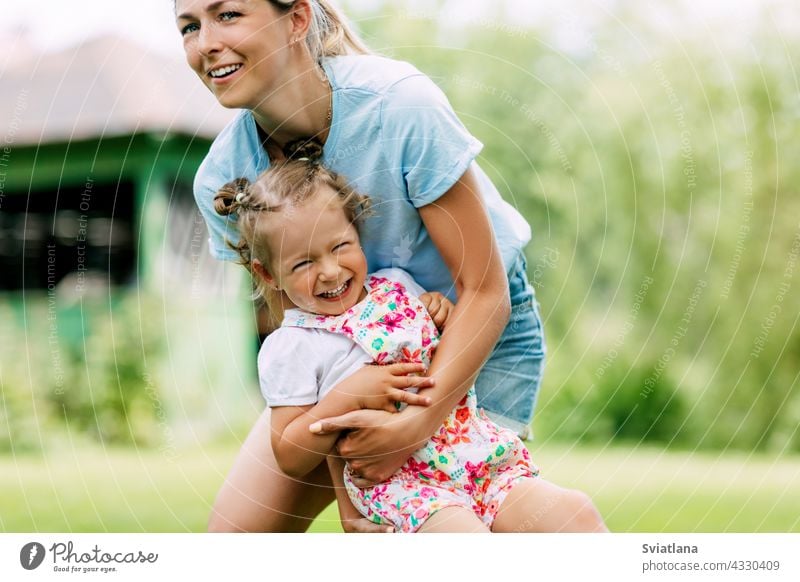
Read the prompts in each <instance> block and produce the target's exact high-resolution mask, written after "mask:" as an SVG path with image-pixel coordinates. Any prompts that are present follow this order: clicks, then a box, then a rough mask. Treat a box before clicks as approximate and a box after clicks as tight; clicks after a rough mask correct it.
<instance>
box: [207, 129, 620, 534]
mask: <svg viewBox="0 0 800 582" xmlns="http://www.w3.org/2000/svg"><path fill="white" fill-rule="evenodd" d="M318 154H319V151H318V150H317V149H316V148H315V146H314V145H311V146H310V147H309V146H306V147H305V148H304V149H303V150H302V151H299V152H297V153H295V154H294V155H293V156H291V157H290V158H289V159H288V160H286V161H283V162H281V163H278V164H275V165H274V166H273V167H271V168H270V169H269V170H267V171H266V172H264V173H263V174H262V175H261V176H259V178H258V179H257V180H256V182H255V183H252V184H251V183H249V182H248V181H247V180H244V179H239V180H235V181H234V182H232V183H229V184H227V185H226V186H224V187H223V188H222V189H221V190H220V192H219V193H218V194H217V196H216V198H215V209H216V211H217V212H218V213H219V214H221V215H225V216H227V215H229V214H235V215H236V217H237V218H238V222H237V224H238V228H239V231H240V242H239V243H238V245H236V246H235V248H236V250H237V251H238V252H239V255H240V256H241V260H242V262H243V263H244V264H245V265H246V266H248V268H249V269H250V271H251V273H252V274H253V276H254V279H255V282H256V286H257V290H258V292H259V293H260V294H261V295H262V296H264V298H265V299H266V301H267V304H268V306H269V308H270V313H271V314H272V316H273V317H274V318H275V320H276V321H275V322H276V323H277V322H278V321H280V328H278V329H277V330H276V331H275V332H273V333H272V334H271V335H269V336H268V337H267V339H266V340H265V341H264V344H263V346H262V348H261V351H260V353H259V358H258V364H259V378H260V383H261V389H262V392H263V394H264V396H265V397H266V399H267V401H268V403H269V406H270V407H271V408H272V417H271V419H272V420H271V422H272V446H273V449H274V451H275V455H276V458H277V460H278V463H279V465H280V467H281V469H282V470H283V471H284V472H285V473H286V474H287V475H289V476H293V477H298V478H299V477H302V476H303V475H305V474H307V473H308V472H309V471H311V470H312V469H313V468H314V467H316V466H317V465H318V464H319V463H320V462H322V461H323V460H326V459H327V461H328V463H329V466H330V467H331V473H332V474H331V477H332V479H333V482H334V485H335V486H336V489H337V500H338V504H339V510H340V514H341V517H342V520H343V521H345V520H352V519H356V518H357V514H356V513H355V510H354V508H355V509H357V511H358V513H359V514H360V515H363V516H364V517H366V518H367V519H369V520H371V521H373V522H374V523H382V524H386V525H387V526H388V528H387V529H391V530H396V531H403V532H414V531H494V532H500V531H517V532H521V531H536V530H537V529H538V528H537V522H539V521H540V520H541V518H542V514H543V513H547V514H549V515H548V521H549V522H550V523H552V521H553V517H554V516H555V517H556V518H557V519H559V517H558V516H560V515H561V514H563V520H562V522H563V524H564V525H563V529H565V530H571V531H603V530H605V526H604V524H603V522H602V520H601V519H600V517H599V515H598V514H597V512H596V510H595V509H594V507H593V506H592V505H591V502H590V501H588V499H587V498H586V497H585V496H583V495H582V494H577V495H576V494H575V492H568V491H566V490H564V496H563V500H562V499H560V498H558V502H556V503H555V504H553V506H551V507H537V506H536V503H534V502H533V501H534V499H535V497H536V495H535V494H533V491H534V489H535V488H536V487H537V486H539V482H540V481H541V480H540V479H538V478H537V475H538V469H536V467H535V466H534V465H533V464H532V463H531V461H530V458H529V455H528V451H527V449H526V448H525V446H524V445H523V444H522V442H521V441H520V440H519V438H518V437H517V436H516V434H515V433H514V432H513V431H511V430H508V429H503V428H500V427H499V426H497V425H496V424H494V423H493V422H492V421H490V420H489V419H488V417H486V416H485V415H484V414H483V412H482V411H479V410H478V408H477V404H476V397H475V392H474V389H472V388H471V389H470V390H469V392H468V393H467V395H466V396H465V397H464V398H463V399H462V400H461V402H460V403H459V404H458V405H457V406H456V408H455V409H454V410H452V412H451V413H450V415H449V416H448V417H447V418H446V419H445V420H444V422H443V423H442V426H441V427H440V429H439V431H438V432H437V433H436V434H434V436H433V437H431V438H430V439H429V440H428V442H426V443H425V444H424V445H423V446H422V447H421V448H420V449H419V450H417V451H416V452H415V453H414V454H413V455H412V456H411V457H410V458H409V459H408V460H407V461H406V463H405V464H404V465H403V466H402V467H401V468H400V470H399V471H397V472H396V473H395V474H394V475H392V476H391V477H390V478H389V479H388V480H387V481H384V482H382V483H379V484H378V485H375V486H372V487H367V488H358V487H356V486H355V485H354V483H353V478H354V477H356V476H355V475H354V474H353V473H352V472H351V471H350V469H349V468H345V467H344V466H343V463H342V461H341V460H340V459H338V458H336V457H335V456H333V455H332V451H333V449H334V447H335V443H336V439H337V438H338V436H339V435H338V434H325V435H321V434H314V433H312V432H311V431H310V430H309V427H310V425H312V424H313V423H314V422H315V421H316V420H317V419H319V418H326V417H332V416H336V415H340V414H343V413H345V412H349V411H351V410H357V409H359V408H373V409H385V410H389V411H396V410H399V409H401V408H402V406H403V405H417V406H425V405H427V404H429V400H428V399H427V398H426V397H425V396H424V395H420V394H416V393H415V392H414V389H419V388H426V387H430V386H432V385H433V382H434V380H433V379H432V378H426V377H424V376H415V375H413V373H418V374H423V373H424V372H425V371H426V369H427V367H428V365H429V364H430V361H431V358H432V356H433V353H434V350H435V349H436V346H437V344H438V342H439V330H438V329H437V326H438V327H440V328H444V327H445V326H446V325H447V318H448V316H449V314H450V312H451V311H452V304H451V303H450V302H449V301H448V300H447V299H446V298H445V297H443V296H442V295H440V294H432V293H425V292H424V290H423V289H421V288H420V287H419V285H417V284H416V282H415V281H414V280H413V279H412V278H411V277H410V276H409V275H408V274H407V273H405V272H404V271H401V270H399V269H384V270H381V271H378V272H375V273H371V274H368V273H367V261H366V258H365V256H364V253H363V251H362V249H361V247H360V242H359V235H358V230H357V225H358V224H359V222H360V221H361V220H362V219H363V218H364V216H365V215H366V214H367V212H368V211H369V200H368V199H367V198H366V197H364V196H361V195H360V194H358V193H357V192H355V191H353V190H352V189H350V188H349V187H348V185H347V184H346V183H345V182H344V181H343V180H342V179H341V178H340V177H338V176H337V175H335V174H333V173H332V172H330V171H328V170H326V169H325V168H323V167H322V166H321V165H320V164H319V163H318V162H317V161H316V160H317V157H318ZM370 364H376V365H389V366H393V368H394V369H393V371H392V374H393V375H392V376H391V378H392V380H389V381H386V380H385V375H381V376H380V378H381V379H383V380H382V383H381V382H378V383H377V384H376V383H368V382H365V381H364V376H361V377H360V381H359V382H356V381H351V382H347V380H346V379H347V378H348V377H349V376H351V375H352V374H353V373H354V372H355V371H356V370H359V369H360V368H362V367H363V366H365V365H370ZM409 373H412V375H408V374H409ZM409 388H410V389H412V390H408V389H409ZM548 486H550V487H554V486H552V485H549V484H548ZM345 492H346V495H345Z"/></svg>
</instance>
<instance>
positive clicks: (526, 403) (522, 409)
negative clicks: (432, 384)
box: [475, 251, 545, 439]
mask: <svg viewBox="0 0 800 582" xmlns="http://www.w3.org/2000/svg"><path fill="white" fill-rule="evenodd" d="M526 266H527V265H526V262H525V255H524V253H523V252H522V251H520V253H519V256H518V258H517V259H516V261H515V262H514V265H513V266H512V268H511V270H510V271H509V275H508V287H509V294H510V295H511V317H510V318H509V321H508V325H506V328H505V330H503V335H501V336H500V339H499V340H498V341H497V345H496V346H495V348H494V350H493V351H492V353H491V355H490V356H489V360H488V361H487V362H486V364H485V365H484V367H483V369H482V370H481V372H480V374H479V375H478V378H477V380H476V381H475V389H476V391H477V393H478V406H480V407H482V408H483V409H484V410H485V411H486V413H487V415H488V416H489V417H490V418H491V419H492V420H494V421H495V422H496V423H497V424H499V425H501V426H504V427H507V428H510V429H512V430H515V431H517V433H518V434H519V435H520V437H521V438H523V439H526V438H529V436H530V423H531V418H532V417H533V409H534V407H535V406H536V397H537V395H538V393H539V385H540V384H541V381H542V372H543V371H544V356H545V344H544V335H543V333H542V321H541V317H540V315H539V306H538V304H537V302H536V298H535V296H534V292H533V288H532V287H531V286H530V284H529V283H528V277H527V274H526V270H525V269H526Z"/></svg>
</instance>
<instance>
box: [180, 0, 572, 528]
mask: <svg viewBox="0 0 800 582" xmlns="http://www.w3.org/2000/svg"><path fill="white" fill-rule="evenodd" d="M175 4H176V6H175V8H176V21H177V26H178V30H179V31H180V33H181V35H182V36H183V42H184V49H185V51H186V58H187V61H188V63H189V65H190V66H191V67H192V69H193V70H194V71H195V72H196V73H197V75H198V76H199V77H200V78H201V79H202V80H203V82H204V83H205V84H206V86H207V87H208V88H209V89H210V90H211V91H212V93H213V94H214V95H215V97H216V98H217V99H218V101H219V102H220V103H221V104H222V105H223V106H225V107H230V108H238V109H242V110H243V111H242V112H241V114H240V115H238V116H237V118H236V119H234V120H233V121H232V122H231V123H230V124H229V125H228V127H227V128H226V129H225V130H223V131H222V133H221V134H220V135H219V136H218V137H217V139H216V140H215V142H214V144H213V145H212V147H211V150H210V151H209V154H208V156H207V158H206V160H205V161H204V163H203V165H202V166H201V168H200V170H199V171H198V174H197V177H196V180H195V196H196V199H197V203H198V205H199V207H200V209H201V211H202V213H203V215H204V217H205V219H206V221H207V224H208V227H209V231H210V234H211V240H210V245H211V250H212V253H213V254H214V255H215V256H216V257H217V258H219V259H223V260H236V258H237V255H236V253H235V252H233V251H232V250H231V249H228V248H227V247H226V246H225V240H226V239H234V240H235V238H236V228H235V223H234V222H233V221H232V220H230V219H226V218H223V217H219V216H218V215H216V214H215V212H214V210H213V198H214V195H215V194H216V192H217V191H218V190H219V189H220V187H221V186H222V185H224V184H225V183H227V182H230V181H231V180H234V179H236V178H239V177H246V178H248V179H250V180H254V179H255V178H256V176H257V175H258V174H259V173H260V172H261V171H263V170H264V169H266V168H267V167H269V165H270V163H271V162H274V161H277V160H280V159H282V158H283V157H284V154H283V147H284V146H285V145H286V144H287V143H289V142H291V141H294V140H296V139H298V138H311V137H313V138H315V139H317V140H319V141H320V142H322V143H323V144H324V151H323V157H322V163H323V164H324V165H325V166H326V167H329V168H331V169H332V170H334V171H335V172H337V173H338V174H340V175H342V176H344V177H345V178H346V179H347V180H348V182H349V183H351V184H352V185H353V186H354V187H355V188H356V189H358V190H360V191H364V192H369V193H370V194H371V196H372V198H373V202H374V207H375V215H374V216H373V217H371V218H370V219H368V220H367V221H366V222H365V224H364V226H363V230H362V241H363V243H364V248H365V249H367V261H368V265H369V270H370V272H372V271H376V270H378V269H381V268H385V267H393V266H394V267H401V268H403V269H404V270H405V271H407V272H408V273H410V274H411V276H412V277H413V278H414V279H415V280H417V281H418V282H419V283H420V285H421V286H422V287H423V288H425V289H428V290H430V291H438V292H441V293H443V294H444V295H446V296H449V297H450V298H452V299H457V304H456V308H455V311H454V313H453V315H452V318H451V320H449V322H448V328H447V330H446V332H445V333H444V334H443V336H442V340H441V343H440V345H439V347H438V349H437V351H436V357H435V358H434V360H433V362H432V364H431V366H430V368H429V370H428V373H429V375H430V376H431V377H433V378H435V380H436V385H435V387H434V388H431V389H430V390H428V391H427V392H428V394H427V395H428V396H429V397H430V398H431V400H432V404H431V405H430V406H428V407H419V406H410V407H408V408H407V409H406V410H404V411H403V412H401V413H399V414H391V413H388V412H386V411H383V410H361V411H356V412H352V413H349V414H348V415H345V416H344V417H341V418H336V419H322V422H321V427H322V430H323V431H325V430H331V431H338V430H341V429H342V428H348V429H351V430H350V431H349V432H348V433H347V434H346V436H345V437H343V438H342V439H340V441H339V442H338V445H337V447H338V451H339V453H340V454H341V456H342V457H343V458H345V459H346V460H347V461H348V464H349V469H350V471H351V472H352V473H353V474H354V475H356V478H355V482H356V484H358V485H361V486H368V485H371V484H374V483H378V482H380V481H383V480H385V479H386V478H387V477H389V476H390V475H391V474H393V473H394V472H395V471H396V470H397V469H398V468H399V467H400V466H401V465H402V464H403V463H404V462H405V461H406V459H407V458H408V457H409V456H410V454H411V453H412V452H414V451H415V450H416V449H417V448H419V447H420V446H421V445H422V444H423V443H424V442H425V441H426V440H427V439H428V438H429V437H430V436H431V435H432V434H433V433H434V431H435V430H436V429H437V428H438V427H439V426H440V425H441V422H442V419H444V418H445V417H446V416H447V414H448V412H449V411H450V410H452V408H453V407H454V406H455V405H456V404H457V403H458V402H459V401H460V400H461V399H462V398H463V396H464V395H465V393H466V391H467V389H468V388H469V387H470V386H471V385H472V384H473V382H474V383H475V385H476V390H477V393H478V404H479V406H481V407H482V408H483V409H484V410H485V411H486V412H487V413H488V414H489V415H490V416H491V417H492V418H493V419H494V420H495V421H497V422H498V424H500V425H502V426H506V427H509V428H512V429H514V430H516V431H517V432H519V433H520V434H523V435H525V434H526V431H527V427H528V424H529V422H530V419H531V414H532V409H533V406H534V403H535V398H536V391H537V390H538V386H539V381H540V374H541V368H542V360H543V355H544V353H543V352H544V347H543V341H542V336H541V326H540V321H539V316H538V312H537V308H536V304H535V301H534V299H533V292H532V290H531V288H530V286H529V285H528V283H527V279H526V276H525V261H524V256H523V253H522V248H523V247H524V245H525V244H526V243H527V242H528V241H529V238H530V229H529V227H528V226H527V224H525V222H524V220H523V219H522V218H521V217H520V216H519V214H518V213H517V212H516V211H515V210H514V209H513V208H512V207H510V206H509V205H508V204H506V203H505V202H503V200H502V199H501V198H500V196H499V194H498V193H497V190H496V189H495V188H494V186H493V185H492V184H491V182H490V181H489V180H488V178H487V177H486V175H485V174H484V173H483V172H482V171H481V170H480V168H479V167H478V166H477V164H476V163H475V162H474V159H475V157H476V156H477V155H478V153H479V151H480V149H481V144H480V143H479V142H478V141H477V140H476V139H475V138H474V137H472V136H471V135H470V134H469V133H468V132H467V131H466V129H465V128H464V127H463V125H462V124H461V123H460V122H459V120H458V118H457V117H456V116H455V114H454V112H453V111H452V108H451V107H450V105H449V103H448V102H447V100H446V98H445V97H444V95H443V94H442V93H441V91H440V90H439V89H438V88H437V87H436V86H435V85H434V84H433V83H432V82H431V81H430V79H428V78H427V77H426V76H425V75H423V74H421V73H420V72H419V71H417V70H416V69H415V68H414V67H413V66H411V65H409V64H407V63H402V62H398V61H394V60H391V59H386V58H382V57H379V56H374V55H370V54H368V51H367V50H366V49H365V48H364V47H363V45H362V44H361V43H360V41H359V40H358V39H357V38H356V37H355V36H354V35H353V34H352V33H351V32H350V31H349V30H348V29H347V26H346V25H345V23H344V21H343V20H342V19H341V17H340V15H339V14H338V13H337V12H336V11H335V10H334V9H333V8H332V7H331V6H330V5H329V4H328V2H327V1H325V0H226V1H222V2H220V1H215V0H177V1H176V3H175ZM509 317H510V321H509ZM481 368H483V369H482V371H481V373H480V375H479V376H478V371H479V370H481ZM382 374H384V375H385V374H388V372H386V371H385V370H382V369H381V367H375V366H366V367H365V368H364V369H363V370H362V371H360V372H358V373H357V374H356V375H355V376H362V378H360V379H359V380H360V381H362V382H363V380H364V377H367V376H371V377H373V378H374V381H375V382H380V381H384V380H385V377H384V376H381V375H382ZM476 376H477V379H476ZM345 382H346V380H345ZM269 427H270V419H269V412H268V411H267V412H265V413H264V414H263V415H262V417H261V418H260V419H259V421H258V422H257V423H256V426H255V427H254V428H253V431H252V432H251V434H250V436H249V437H248V439H247V440H246V442H245V444H244V446H243V448H242V451H241V453H240V455H239V457H238V458H237V461H236V463H235V466H234V468H233V469H232V471H231V474H230V475H229V477H228V479H227V480H226V483H225V485H224V486H223V488H222V490H221V491H220V493H219V496H218V498H217V501H216V504H215V507H214V512H213V515H212V518H211V522H210V529H212V530H214V531H241V530H244V531H304V530H305V529H306V528H307V526H308V525H309V523H310V522H311V520H313V518H314V517H315V516H316V515H317V514H318V513H319V511H321V510H322V509H323V508H324V507H325V506H327V505H328V503H330V502H331V501H332V500H333V498H334V495H333V491H332V489H331V488H330V481H329V479H328V472H327V467H325V466H324V464H323V465H322V466H319V467H317V468H316V469H315V470H313V471H312V472H311V473H309V474H308V475H307V476H306V477H305V478H304V479H302V480H294V479H290V478H288V477H287V476H285V475H283V473H282V472H281V471H280V469H279V468H278V466H277V464H276V462H275V457H274V454H273V453H272V450H271V447H270V428H269ZM563 494H564V492H563V490H561V489H557V490H555V489H548V488H547V487H545V486H543V487H542V488H541V490H540V491H539V495H540V496H541V502H542V503H543V504H545V505H546V504H548V501H549V500H550V499H551V498H552V496H555V495H558V496H559V497H561V496H563ZM576 495H577V494H576ZM349 527H351V528H352V529H354V530H365V531H378V530H376V529H373V527H372V525H371V524H369V523H366V521H365V522H363V523H357V524H354V525H351V526H349Z"/></svg>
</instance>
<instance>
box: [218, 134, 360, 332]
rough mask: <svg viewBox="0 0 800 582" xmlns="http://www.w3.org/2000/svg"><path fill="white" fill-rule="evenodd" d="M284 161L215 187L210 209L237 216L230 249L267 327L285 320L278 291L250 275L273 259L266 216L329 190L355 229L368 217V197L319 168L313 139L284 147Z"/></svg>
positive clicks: (318, 153) (318, 148) (318, 149)
mask: <svg viewBox="0 0 800 582" xmlns="http://www.w3.org/2000/svg"><path fill="white" fill-rule="evenodd" d="M284 149H285V150H286V152H287V154H288V155H287V158H286V159H285V160H282V161H280V162H276V163H275V164H273V165H272V166H271V167H270V168H268V169H267V170H266V171H264V172H263V173H262V174H261V175H260V176H259V177H258V178H257V179H256V181H255V182H250V181H249V180H248V179H247V178H237V179H236V180H233V181H232V182H228V183H227V184H225V185H224V186H223V187H222V188H220V189H219V191H218V192H217V194H216V196H214V210H215V211H216V212H217V214H219V215H221V216H232V217H235V220H236V227H237V229H238V231H239V242H238V243H236V244H233V243H231V242H230V241H228V245H229V246H230V247H231V248H232V249H234V250H235V251H236V252H237V253H238V254H239V263H241V264H242V265H244V266H245V267H247V269H248V270H249V271H250V274H251V275H252V276H253V281H254V283H255V287H256V289H255V295H256V297H262V298H263V299H264V302H265V303H266V305H267V309H268V312H269V319H270V321H269V324H270V328H271V329H274V327H277V325H279V324H280V322H281V320H282V319H283V309H282V305H281V293H280V291H278V290H276V289H273V288H271V287H270V286H269V285H268V284H267V283H266V281H264V280H263V279H262V278H261V277H259V276H258V274H257V273H255V272H254V271H253V261H254V260H255V259H258V260H259V261H260V262H261V264H262V265H263V266H264V268H266V269H267V270H268V271H269V270H271V269H272V259H273V258H274V256H273V254H272V252H271V250H270V248H269V245H268V244H267V237H266V230H267V228H268V224H267V222H266V221H265V220H264V217H265V213H266V214H267V215H269V214H277V213H279V212H281V211H283V210H285V209H287V208H292V207H297V206H300V205H302V204H303V203H304V202H306V201H307V200H309V199H311V198H313V196H314V195H315V194H316V193H317V192H319V190H320V188H321V187H323V186H328V187H329V188H331V189H332V190H333V191H334V192H335V193H336V196H337V198H338V199H339V201H340V202H341V204H342V210H343V211H344V214H345V217H346V218H347V220H348V221H349V222H350V223H352V224H353V225H355V227H356V228H358V227H359V226H360V225H361V223H362V222H363V220H364V218H365V217H366V216H368V215H369V213H370V201H369V198H368V197H367V196H364V195H362V194H359V193H358V192H356V191H355V190H353V189H352V188H351V187H350V186H349V185H348V184H347V182H346V181H345V180H344V179H343V178H342V177H341V176H339V175H338V174H336V173H335V172H333V171H331V170H328V169H327V168H325V167H323V166H322V165H321V164H320V157H321V155H322V145H320V143H319V142H317V141H315V140H313V139H312V140H297V141H295V142H291V143H289V144H287V145H286V147H285V148H284Z"/></svg>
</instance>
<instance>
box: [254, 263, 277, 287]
mask: <svg viewBox="0 0 800 582" xmlns="http://www.w3.org/2000/svg"><path fill="white" fill-rule="evenodd" d="M253 273H255V274H256V276H257V277H259V278H260V279H261V280H262V281H264V282H265V283H266V284H267V285H269V286H270V287H272V288H273V289H275V290H278V289H280V287H278V282H277V281H276V280H275V278H274V277H273V276H272V275H270V274H269V271H267V268H266V267H265V266H264V264H263V263H262V262H261V261H259V260H258V259H254V260H253Z"/></svg>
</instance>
